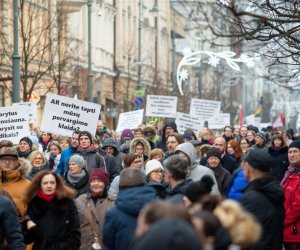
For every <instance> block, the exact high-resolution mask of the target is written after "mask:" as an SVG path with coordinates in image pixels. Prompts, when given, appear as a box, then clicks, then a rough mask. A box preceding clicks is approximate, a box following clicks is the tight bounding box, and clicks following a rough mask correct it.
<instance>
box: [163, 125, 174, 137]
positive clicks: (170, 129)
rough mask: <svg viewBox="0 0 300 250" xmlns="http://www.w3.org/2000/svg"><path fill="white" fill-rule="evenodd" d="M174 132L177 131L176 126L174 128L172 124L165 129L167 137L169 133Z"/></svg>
mask: <svg viewBox="0 0 300 250" xmlns="http://www.w3.org/2000/svg"><path fill="white" fill-rule="evenodd" d="M174 132H175V130H174V128H172V127H170V126H167V127H166V129H165V136H166V137H167V136H168V135H170V134H172V133H174Z"/></svg>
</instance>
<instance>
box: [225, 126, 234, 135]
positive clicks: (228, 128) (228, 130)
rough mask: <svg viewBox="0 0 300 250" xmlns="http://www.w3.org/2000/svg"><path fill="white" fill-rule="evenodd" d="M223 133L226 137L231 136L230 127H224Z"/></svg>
mask: <svg viewBox="0 0 300 250" xmlns="http://www.w3.org/2000/svg"><path fill="white" fill-rule="evenodd" d="M224 135H225V136H227V137H230V136H232V129H231V128H230V127H226V128H225V130H224Z"/></svg>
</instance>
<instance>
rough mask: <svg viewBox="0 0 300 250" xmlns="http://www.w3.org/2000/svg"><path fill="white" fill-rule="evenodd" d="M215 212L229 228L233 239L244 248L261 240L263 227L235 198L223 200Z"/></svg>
mask: <svg viewBox="0 0 300 250" xmlns="http://www.w3.org/2000/svg"><path fill="white" fill-rule="evenodd" d="M214 214H215V215H216V216H217V217H218V218H219V220H220V221H221V223H222V224H223V226H224V227H225V228H227V229H228V231H229V234H230V237H231V240H232V242H233V243H234V244H236V245H238V246H240V247H241V248H242V249H248V248H250V247H252V246H253V245H254V244H255V243H257V242H258V241H259V240H260V237H261V234H262V228H261V226H260V224H259V223H258V222H257V221H256V219H255V218H254V217H253V216H252V215H251V214H250V213H248V212H246V211H245V210H243V208H242V207H241V206H240V205H239V203H237V202H236V201H233V200H225V201H223V202H222V203H221V204H220V205H219V206H218V207H217V208H216V209H215V210H214Z"/></svg>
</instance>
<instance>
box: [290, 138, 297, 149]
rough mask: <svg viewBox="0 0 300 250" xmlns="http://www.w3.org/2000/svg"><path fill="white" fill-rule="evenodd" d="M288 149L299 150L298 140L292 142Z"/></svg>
mask: <svg viewBox="0 0 300 250" xmlns="http://www.w3.org/2000/svg"><path fill="white" fill-rule="evenodd" d="M289 148H298V149H300V140H296V141H293V142H292V143H291V144H290V145H289Z"/></svg>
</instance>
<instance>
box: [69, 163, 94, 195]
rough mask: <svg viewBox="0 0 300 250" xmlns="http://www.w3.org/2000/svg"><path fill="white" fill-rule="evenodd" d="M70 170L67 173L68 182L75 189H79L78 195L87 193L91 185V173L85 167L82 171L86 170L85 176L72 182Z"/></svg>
mask: <svg viewBox="0 0 300 250" xmlns="http://www.w3.org/2000/svg"><path fill="white" fill-rule="evenodd" d="M69 171H70V170H68V172H67V174H66V178H65V180H66V183H67V184H68V185H69V186H70V187H71V188H73V189H75V190H76V191H77V197H78V196H79V195H82V194H85V193H87V192H88V191H89V187H90V181H89V174H88V172H87V171H86V170H85V169H84V168H83V169H82V171H84V172H85V176H83V177H82V178H81V179H79V180H77V182H76V183H75V182H74V183H72V181H71V179H70V178H69V176H68V173H69Z"/></svg>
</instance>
